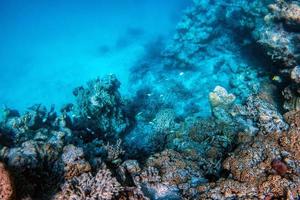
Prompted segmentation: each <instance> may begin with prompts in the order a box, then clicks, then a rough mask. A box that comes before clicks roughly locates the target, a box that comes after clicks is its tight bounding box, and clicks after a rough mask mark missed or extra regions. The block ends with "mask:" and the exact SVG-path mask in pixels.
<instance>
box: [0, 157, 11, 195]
mask: <svg viewBox="0 0 300 200" xmlns="http://www.w3.org/2000/svg"><path fill="white" fill-rule="evenodd" d="M0 199H1V200H12V199H14V187H13V182H12V178H11V176H10V174H9V172H8V170H7V169H6V167H5V166H4V164H3V163H0Z"/></svg>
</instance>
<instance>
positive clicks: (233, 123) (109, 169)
mask: <svg viewBox="0 0 300 200" xmlns="http://www.w3.org/2000/svg"><path fill="white" fill-rule="evenodd" d="M268 5H269V6H268ZM299 10H300V9H299V2H298V1H284V0H278V1H271V0H255V1H247V0H238V1H233V0H226V1H223V2H221V1H213V0H209V1H207V0H195V1H194V4H193V6H191V7H190V8H189V9H188V10H187V11H186V12H185V13H184V15H183V18H182V20H181V22H180V23H179V24H178V27H177V30H176V34H175V36H174V38H173V40H172V41H171V42H170V44H169V45H168V46H167V47H166V48H164V50H163V52H162V53H160V49H159V52H157V51H158V50H157V48H153V47H151V45H150V46H149V48H150V50H151V51H153V52H150V55H149V57H144V58H143V59H142V60H143V62H142V61H138V62H137V64H136V66H134V67H133V68H132V71H133V72H134V74H133V76H132V81H131V82H130V89H131V90H130V94H129V95H128V96H126V98H124V97H122V96H121V94H120V92H119V87H120V82H119V81H118V79H117V78H116V76H115V75H108V76H105V77H104V78H97V79H95V80H92V81H90V82H88V83H87V85H86V86H80V87H78V88H75V89H74V91H73V94H74V96H75V103H67V104H66V105H64V106H63V107H62V108H61V109H60V112H56V111H55V109H54V106H51V108H50V109H49V110H47V109H46V107H44V106H42V105H41V104H36V105H34V106H32V107H30V108H28V110H27V111H26V112H25V113H19V112H18V111H16V110H13V109H9V108H5V109H4V112H3V114H4V117H3V120H2V121H1V122H0V160H1V162H3V163H5V165H7V167H8V168H6V167H4V165H2V163H0V177H1V180H0V197H1V199H7V200H9V199H13V198H14V197H16V199H23V200H24V199H33V200H34V199H38V200H43V199H45V200H46V199H55V200H69V199H74V200H85V199H88V200H89V199H90V200H99V199H100V200H101V199H102V200H110V199H120V200H127V199H129V200H150V199H151V200H152V199H153V200H162V199H175V200H177V199H178V200H179V199H216V200H217V199H218V200H219V199H299V198H300V167H299V166H300V160H299V159H300V135H299V134H300V129H299V128H300V111H299V110H300V90H299V83H300V67H299V41H300V39H299V38H300V37H299V26H300V21H299ZM158 43H159V41H158V42H157V41H156V42H155V43H154V44H153V45H157V44H158ZM256 50H259V51H258V52H255V51H256ZM261 51H263V52H265V53H266V55H268V56H269V57H268V59H265V58H264V59H263V60H260V59H258V58H257V59H256V61H257V62H255V61H253V58H256V57H259V54H260V53H261ZM269 61H272V62H269ZM281 92H282V94H283V98H284V99H285V102H284V103H283V105H282V102H281V100H280V98H279V96H280V93H281ZM281 108H283V109H281ZM286 110H288V111H289V112H287V113H285V114H283V111H286ZM7 169H9V171H10V173H8V170H7ZM12 177H13V179H14V181H15V186H14V185H13V183H12V180H13V179H12Z"/></svg>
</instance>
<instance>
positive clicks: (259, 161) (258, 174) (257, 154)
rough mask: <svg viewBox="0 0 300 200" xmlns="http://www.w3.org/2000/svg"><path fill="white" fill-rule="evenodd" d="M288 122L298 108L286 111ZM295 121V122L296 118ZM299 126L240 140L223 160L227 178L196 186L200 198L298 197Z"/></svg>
mask: <svg viewBox="0 0 300 200" xmlns="http://www.w3.org/2000/svg"><path fill="white" fill-rule="evenodd" d="M286 116H288V120H287V121H288V122H291V121H292V120H293V119H296V118H297V116H299V112H293V113H289V114H288V115H286ZM297 123H298V122H297ZM299 166H300V130H299V128H298V127H297V126H294V125H293V126H291V128H290V129H289V130H288V131H286V132H283V133H272V134H269V135H263V134H259V135H258V136H256V137H255V138H254V140H253V141H250V142H247V143H244V144H241V145H240V146H239V147H238V148H237V149H236V150H235V151H234V152H233V153H232V154H231V155H230V156H229V157H228V158H227V159H226V160H225V161H224V163H223V167H224V168H225V169H226V170H228V171H229V172H230V176H229V178H228V179H220V180H219V181H218V182H215V183H211V184H208V185H206V186H202V187H199V188H198V190H199V191H200V192H203V193H204V192H205V193H204V194H202V196H201V199H226V198H238V199H268V198H272V199H273V198H275V199H277V198H287V199H297V198H299V197H300V167H299Z"/></svg>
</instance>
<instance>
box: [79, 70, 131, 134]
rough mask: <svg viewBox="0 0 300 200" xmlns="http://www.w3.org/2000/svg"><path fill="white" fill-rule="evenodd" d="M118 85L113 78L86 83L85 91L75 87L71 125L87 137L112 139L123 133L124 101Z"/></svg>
mask: <svg viewBox="0 0 300 200" xmlns="http://www.w3.org/2000/svg"><path fill="white" fill-rule="evenodd" d="M119 87H120V82H119V81H118V80H117V78H116V76H115V75H109V76H106V77H104V78H102V79H96V80H93V81H90V82H89V83H88V84H87V88H84V87H82V86H81V87H78V88H76V89H74V91H73V94H74V95H75V97H76V105H75V108H74V114H75V118H74V121H75V122H74V125H75V126H77V127H78V128H82V129H85V130H86V131H87V132H90V134H91V135H93V134H95V135H99V136H102V137H104V136H107V137H109V136H110V137H114V136H117V135H119V134H121V133H124V131H125V130H126V128H128V127H129V120H128V117H127V116H126V112H125V105H124V100H123V99H122V98H121V96H120V94H119V92H118V89H119Z"/></svg>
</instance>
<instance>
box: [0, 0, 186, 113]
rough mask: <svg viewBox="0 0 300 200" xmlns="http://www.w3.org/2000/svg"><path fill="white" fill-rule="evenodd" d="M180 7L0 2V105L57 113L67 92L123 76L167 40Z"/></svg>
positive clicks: (130, 2) (99, 1)
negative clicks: (55, 108) (149, 49)
mask: <svg viewBox="0 0 300 200" xmlns="http://www.w3.org/2000/svg"><path fill="white" fill-rule="evenodd" d="M190 3H191V2H189V1H186V0H172V1H161V0H143V1H140V0H88V1H79V0H75V1H71V0H65V1H59V0H43V1H39V0H28V1H23V0H11V1H0V27H1V28H0V29H1V30H0V43H1V45H0V71H1V73H0V97H1V98H0V105H6V106H9V107H13V108H16V109H19V110H24V109H25V108H27V107H28V106H30V105H32V104H34V103H42V104H44V105H47V106H49V105H50V104H56V105H57V106H58V107H59V106H60V105H61V104H63V103H66V102H70V101H72V100H73V97H72V89H73V88H74V87H76V86H78V85H82V84H84V83H85V82H86V81H87V80H89V79H92V78H95V77H97V76H103V75H105V74H109V73H115V74H117V76H118V79H120V81H121V82H122V90H126V87H127V80H128V73H129V68H130V67H131V66H132V64H133V63H134V62H135V61H136V60H138V59H139V58H140V57H141V56H143V55H144V54H145V52H147V45H145V44H147V43H149V41H152V40H155V38H162V37H165V38H170V36H172V35H173V34H174V30H175V27H176V24H177V22H178V21H179V19H180V17H181V15H182V11H183V10H184V9H185V8H186V7H187V6H188V5H189V4H190Z"/></svg>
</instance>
